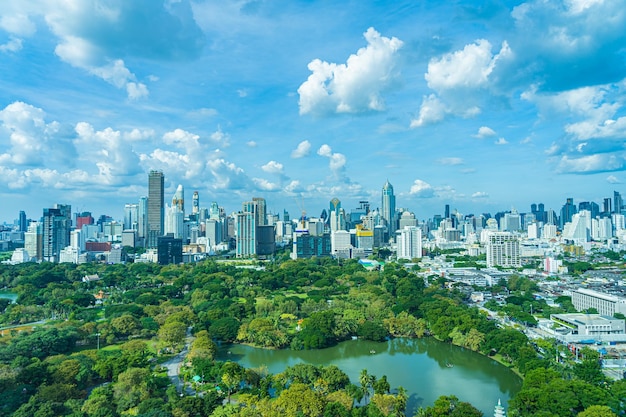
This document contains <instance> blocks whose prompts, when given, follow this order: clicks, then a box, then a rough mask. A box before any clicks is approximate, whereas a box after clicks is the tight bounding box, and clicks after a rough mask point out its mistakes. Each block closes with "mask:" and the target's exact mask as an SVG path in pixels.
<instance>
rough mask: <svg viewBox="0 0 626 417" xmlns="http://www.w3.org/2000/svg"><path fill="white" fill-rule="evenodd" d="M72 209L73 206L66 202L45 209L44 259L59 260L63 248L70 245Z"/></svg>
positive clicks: (48, 260) (49, 260)
mask: <svg viewBox="0 0 626 417" xmlns="http://www.w3.org/2000/svg"><path fill="white" fill-rule="evenodd" d="M71 211H72V210H71V206H69V205H64V204H57V205H55V207H54V208H46V209H43V239H42V244H43V247H42V255H43V256H42V257H43V260H44V261H47V262H59V255H60V254H61V250H63V249H64V248H65V247H66V246H69V245H70V229H71V226H72V220H71V218H72V213H71Z"/></svg>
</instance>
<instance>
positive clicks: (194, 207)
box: [191, 191, 200, 214]
mask: <svg viewBox="0 0 626 417" xmlns="http://www.w3.org/2000/svg"><path fill="white" fill-rule="evenodd" d="M191 214H200V194H198V192H197V191H194V192H193V199H192V200H191Z"/></svg>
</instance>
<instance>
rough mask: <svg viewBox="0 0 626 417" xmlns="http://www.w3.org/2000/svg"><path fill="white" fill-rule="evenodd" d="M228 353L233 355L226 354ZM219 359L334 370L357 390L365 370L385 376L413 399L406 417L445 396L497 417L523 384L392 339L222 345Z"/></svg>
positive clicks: (469, 361) (441, 346)
mask: <svg viewBox="0 0 626 417" xmlns="http://www.w3.org/2000/svg"><path fill="white" fill-rule="evenodd" d="M228 352H230V354H229V353H228ZM218 359H220V360H232V361H235V362H238V363H239V364H241V365H242V366H244V367H246V368H257V367H260V366H263V365H264V366H267V368H268V370H269V372H271V373H273V374H276V373H280V372H282V371H283V370H284V369H285V368H286V367H288V366H293V365H295V364H297V363H310V364H313V365H336V366H338V367H339V368H340V369H341V370H342V371H344V372H345V373H346V374H347V375H348V376H349V377H350V380H351V381H352V382H353V383H355V384H357V385H359V382H358V381H359V374H360V373H361V370H362V369H367V371H368V373H369V374H372V375H375V376H376V377H378V378H380V377H381V376H382V375H387V380H388V381H389V384H390V385H391V387H392V389H393V388H397V387H398V386H402V387H404V388H405V389H406V390H407V394H408V395H409V401H408V407H407V415H413V412H414V411H415V410H416V409H417V408H418V407H426V406H429V405H432V404H433V403H434V402H435V400H436V399H437V398H438V397H439V396H441V395H455V396H456V397H458V398H459V399H460V400H461V401H467V402H469V403H471V404H472V405H474V406H475V407H476V408H478V409H479V410H481V411H482V412H483V413H484V414H485V416H491V415H493V410H494V406H495V405H496V404H497V402H498V399H500V400H501V401H502V404H503V405H504V406H505V408H506V409H508V407H506V404H507V403H508V400H509V398H511V397H512V396H513V395H515V393H517V392H518V391H519V390H520V388H521V386H522V380H521V379H520V377H518V376H517V375H516V374H515V373H514V372H512V371H511V370H510V369H508V368H507V367H506V366H503V365H501V364H499V363H498V362H495V361H494V360H492V359H490V358H488V357H485V356H482V355H480V354H478V353H476V352H472V351H470V350H468V349H464V348H461V347H458V346H454V345H451V344H448V343H442V342H439V341H437V340H435V339H434V338H430V337H429V338H423V339H403V338H399V339H393V340H390V341H388V342H381V343H379V342H370V341H365V340H349V341H345V342H342V343H339V344H338V345H337V346H334V347H331V348H327V349H320V350H304V351H293V350H269V349H261V348H254V347H250V346H244V345H223V346H221V347H220V349H219V351H218Z"/></svg>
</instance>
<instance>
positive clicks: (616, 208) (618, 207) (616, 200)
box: [613, 191, 624, 214]
mask: <svg viewBox="0 0 626 417" xmlns="http://www.w3.org/2000/svg"><path fill="white" fill-rule="evenodd" d="M623 207H624V200H622V195H621V194H620V193H619V191H613V213H617V214H620V213H621V212H622V208H623Z"/></svg>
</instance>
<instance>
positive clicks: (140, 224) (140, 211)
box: [137, 196, 148, 239]
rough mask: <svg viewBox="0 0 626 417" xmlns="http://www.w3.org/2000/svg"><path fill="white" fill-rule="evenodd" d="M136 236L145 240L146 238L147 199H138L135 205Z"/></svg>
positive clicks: (144, 197)
mask: <svg viewBox="0 0 626 417" xmlns="http://www.w3.org/2000/svg"><path fill="white" fill-rule="evenodd" d="M137 236H139V237H140V238H142V239H143V238H145V237H146V236H148V197H146V196H143V197H140V198H139V204H138V205H137Z"/></svg>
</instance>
